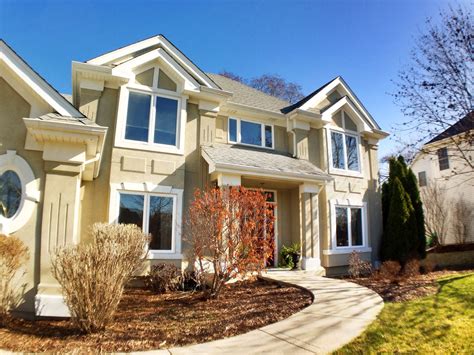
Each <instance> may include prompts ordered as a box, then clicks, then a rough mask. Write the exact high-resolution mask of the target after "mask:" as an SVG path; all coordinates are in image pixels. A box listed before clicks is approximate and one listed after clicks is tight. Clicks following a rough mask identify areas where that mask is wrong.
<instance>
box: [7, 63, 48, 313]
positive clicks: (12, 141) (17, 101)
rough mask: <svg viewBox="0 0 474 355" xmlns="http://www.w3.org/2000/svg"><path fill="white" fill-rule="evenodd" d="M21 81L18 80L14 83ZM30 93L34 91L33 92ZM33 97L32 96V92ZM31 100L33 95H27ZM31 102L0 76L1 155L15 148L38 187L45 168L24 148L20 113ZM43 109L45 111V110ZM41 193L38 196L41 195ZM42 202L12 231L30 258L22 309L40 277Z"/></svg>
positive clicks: (37, 154)
mask: <svg viewBox="0 0 474 355" xmlns="http://www.w3.org/2000/svg"><path fill="white" fill-rule="evenodd" d="M0 73H2V74H3V72H0ZM16 85H18V86H22V85H23V84H22V83H21V82H20V81H19V80H18V81H17V82H16V83H15V86H16ZM32 95H33V94H32ZM33 98H34V96H33ZM29 99H30V100H31V99H32V97H30V98H29ZM36 100H37V102H32V104H33V105H35V106H37V107H44V106H45V103H44V102H43V101H42V100H41V99H40V98H39V97H38V98H36ZM31 107H32V105H31V104H30V103H29V102H27V101H26V100H25V99H24V98H23V97H22V96H20V94H19V93H18V92H17V91H15V90H14V89H13V88H12V86H10V85H9V84H8V83H7V82H6V81H5V80H4V78H2V77H0V127H1V129H0V155H1V154H5V153H6V151H7V150H16V152H17V154H18V155H19V156H21V157H22V158H23V159H25V160H26V161H27V163H28V164H29V166H30V167H31V169H32V170H33V173H34V175H35V178H36V183H37V184H38V187H39V189H40V191H41V190H42V189H43V186H44V171H43V159H42V153H41V152H36V151H31V150H29V151H28V150H25V149H24V146H25V137H26V127H25V125H24V123H23V120H22V118H23V117H29V116H30V113H31ZM44 113H46V112H44ZM41 198H42V197H40V199H41ZM41 214H42V203H41V200H40V203H38V204H37V208H36V210H35V211H34V212H33V214H32V216H31V218H30V219H29V220H28V221H27V222H26V223H25V225H24V226H23V227H22V228H20V229H19V230H18V231H16V232H14V233H12V234H13V235H15V236H18V237H19V238H20V239H21V240H22V241H23V242H24V243H25V244H26V246H27V247H28V249H29V252H30V259H29V260H28V262H27V264H26V274H25V275H24V277H23V279H22V282H24V283H26V288H25V292H26V293H25V302H24V303H23V304H22V305H21V306H20V307H19V310H21V311H27V312H33V310H34V296H35V293H36V289H35V288H36V285H37V283H38V279H39V269H38V265H39V262H40V261H39V245H40V232H41Z"/></svg>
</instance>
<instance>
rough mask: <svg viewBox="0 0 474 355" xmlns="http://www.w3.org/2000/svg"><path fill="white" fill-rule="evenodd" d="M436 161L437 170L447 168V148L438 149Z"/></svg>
mask: <svg viewBox="0 0 474 355" xmlns="http://www.w3.org/2000/svg"><path fill="white" fill-rule="evenodd" d="M438 162H439V170H446V169H449V157H448V149H447V148H440V149H438Z"/></svg>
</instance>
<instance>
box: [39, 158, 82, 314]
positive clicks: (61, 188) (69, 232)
mask: <svg viewBox="0 0 474 355" xmlns="http://www.w3.org/2000/svg"><path fill="white" fill-rule="evenodd" d="M45 170H46V176H45V185H44V192H43V193H44V194H43V196H44V200H43V217H42V225H41V249H40V275H39V281H40V283H39V285H38V293H37V295H36V300H35V308H36V314H37V315H41V316H67V315H68V314H69V310H68V308H67V307H66V305H65V304H64V301H63V297H62V296H61V288H60V286H59V284H58V282H57V281H56V279H55V278H54V277H53V275H52V272H51V256H52V255H53V254H54V252H55V250H56V249H57V248H60V247H64V246H66V245H71V244H77V243H78V241H79V237H78V222H79V207H80V187H81V186H80V185H81V165H73V164H62V163H53V162H45Z"/></svg>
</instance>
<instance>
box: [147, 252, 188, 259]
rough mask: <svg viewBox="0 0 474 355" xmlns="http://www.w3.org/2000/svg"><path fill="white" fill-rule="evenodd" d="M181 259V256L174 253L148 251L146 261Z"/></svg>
mask: <svg viewBox="0 0 474 355" xmlns="http://www.w3.org/2000/svg"><path fill="white" fill-rule="evenodd" d="M182 258H183V254H180V253H174V252H171V251H170V252H167V251H157V250H149V251H148V255H147V259H148V260H160V259H166V260H179V259H182Z"/></svg>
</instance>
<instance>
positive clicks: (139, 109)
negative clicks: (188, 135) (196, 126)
mask: <svg viewBox="0 0 474 355" xmlns="http://www.w3.org/2000/svg"><path fill="white" fill-rule="evenodd" d="M178 106H179V105H178V100H176V99H173V98H169V97H164V96H161V95H155V94H144V93H138V92H135V91H130V94H129V98H128V109H127V121H126V127H125V139H126V140H131V141H139V142H147V143H154V144H163V145H170V146H176V144H177V127H178V112H179V111H178V109H179V107H178Z"/></svg>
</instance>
